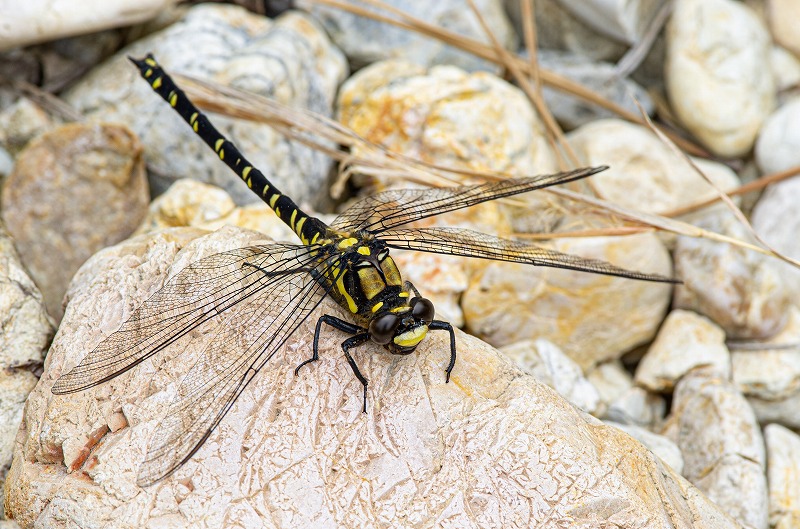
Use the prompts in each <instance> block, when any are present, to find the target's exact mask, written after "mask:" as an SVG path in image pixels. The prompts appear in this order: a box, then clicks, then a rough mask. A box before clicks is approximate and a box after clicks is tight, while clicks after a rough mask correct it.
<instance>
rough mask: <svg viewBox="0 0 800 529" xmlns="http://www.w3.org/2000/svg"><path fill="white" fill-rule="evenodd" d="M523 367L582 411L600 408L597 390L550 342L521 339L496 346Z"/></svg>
mask: <svg viewBox="0 0 800 529" xmlns="http://www.w3.org/2000/svg"><path fill="white" fill-rule="evenodd" d="M500 352H502V353H503V354H504V355H506V356H507V357H509V358H511V359H512V360H513V361H514V362H515V363H516V364H517V365H518V366H519V367H520V368H521V369H522V370H523V371H525V372H526V373H527V374H529V375H533V376H534V377H535V378H536V380H538V381H539V382H543V383H545V384H547V385H548V386H550V387H551V388H553V389H554V390H556V391H558V394H559V395H561V396H562V397H564V398H565V399H567V400H568V401H570V402H571V403H572V404H574V405H575V406H577V407H578V408H580V409H582V410H583V411H585V412H586V413H591V414H593V415H597V414H599V412H600V405H601V401H600V394H599V393H598V392H597V389H596V388H595V387H594V386H592V383H591V382H589V381H588V380H586V378H585V377H584V376H583V371H581V368H580V367H579V366H578V364H576V363H575V362H573V361H572V360H570V358H569V357H568V356H566V355H565V354H564V353H562V352H561V350H560V349H559V348H558V346H556V345H555V344H554V343H552V342H548V341H547V340H525V341H522V342H516V343H513V344H511V345H507V346H505V347H503V348H502V349H500Z"/></svg>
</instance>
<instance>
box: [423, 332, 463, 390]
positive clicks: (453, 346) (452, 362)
mask: <svg viewBox="0 0 800 529" xmlns="http://www.w3.org/2000/svg"><path fill="white" fill-rule="evenodd" d="M428 329H430V330H432V331H449V332H450V363H449V364H448V365H447V369H445V370H444V372H445V373H447V377H446V378H445V382H450V372H451V371H452V370H453V367H455V365H456V333H455V331H454V330H453V326H452V325H450V324H449V323H447V322H446V321H441V320H433V321H432V322H430V323H429V324H428Z"/></svg>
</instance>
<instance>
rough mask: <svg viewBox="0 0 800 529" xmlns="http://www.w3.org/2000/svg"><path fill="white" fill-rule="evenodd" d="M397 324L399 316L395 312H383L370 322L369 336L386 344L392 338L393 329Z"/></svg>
mask: <svg viewBox="0 0 800 529" xmlns="http://www.w3.org/2000/svg"><path fill="white" fill-rule="evenodd" d="M399 324H400V317H399V316H398V315H397V314H384V315H383V316H381V317H380V318H376V319H374V320H372V321H371V322H370V324H369V336H370V338H372V341H373V342H375V343H377V344H380V345H386V344H387V343H389V342H391V341H392V338H394V331H395V329H397V326H398V325H399Z"/></svg>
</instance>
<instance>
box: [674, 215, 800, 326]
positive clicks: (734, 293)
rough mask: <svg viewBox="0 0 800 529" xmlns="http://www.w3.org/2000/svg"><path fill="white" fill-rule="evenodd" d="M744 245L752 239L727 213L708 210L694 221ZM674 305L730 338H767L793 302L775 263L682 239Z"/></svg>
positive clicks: (737, 250) (722, 245)
mask: <svg viewBox="0 0 800 529" xmlns="http://www.w3.org/2000/svg"><path fill="white" fill-rule="evenodd" d="M694 223H695V224H697V225H698V226H700V227H701V228H704V229H706V230H709V231H713V232H716V233H721V234H723V235H727V236H729V237H733V238H735V239H739V240H743V241H745V242H752V236H751V235H749V232H748V231H747V230H746V229H745V228H744V227H743V226H742V224H741V223H740V222H739V220H738V219H736V218H735V217H734V216H733V215H732V214H731V213H730V211H728V210H727V209H720V208H715V209H713V210H709V212H708V213H707V214H706V215H704V216H703V217H702V218H701V219H698V220H697V221H695V222H694ZM674 260H675V275H676V276H677V277H678V278H679V279H681V280H682V281H683V284H682V285H676V287H675V297H674V300H673V306H674V307H675V308H682V309H688V310H693V311H695V312H698V313H700V314H702V315H704V316H707V317H708V318H710V319H711V320H712V321H713V322H714V323H716V324H717V325H719V326H720V327H722V328H723V329H724V330H725V333H726V335H727V336H728V338H729V339H730V338H742V339H744V338H747V339H751V338H763V337H765V336H770V335H772V334H774V333H776V332H777V331H778V330H780V329H781V327H782V326H783V324H784V323H785V321H786V316H787V312H788V308H789V303H790V298H789V292H788V291H787V289H786V287H785V285H784V282H783V278H782V277H781V273H780V269H779V268H778V267H777V266H776V260H775V259H773V258H770V257H767V256H765V255H763V254H760V253H756V252H753V251H751V250H748V249H745V248H742V247H739V246H733V245H731V244H728V243H722V242H714V241H711V240H708V239H701V238H692V237H686V236H680V237H678V239H677V242H676V244H675V252H674Z"/></svg>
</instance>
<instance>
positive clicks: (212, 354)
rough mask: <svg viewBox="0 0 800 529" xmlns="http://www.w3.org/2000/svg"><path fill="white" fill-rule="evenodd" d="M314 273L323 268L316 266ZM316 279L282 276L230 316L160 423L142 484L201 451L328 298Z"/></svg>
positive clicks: (143, 469)
mask: <svg viewBox="0 0 800 529" xmlns="http://www.w3.org/2000/svg"><path fill="white" fill-rule="evenodd" d="M335 264H336V263H333V265H335ZM316 272H317V273H319V274H324V273H325V270H324V269H322V268H321V267H320V266H318V267H317V268H316ZM259 273H261V271H259ZM314 275H315V276H316V274H314ZM313 277H314V276H312V274H309V273H307V272H296V273H290V274H285V275H282V276H281V278H280V281H276V282H266V283H271V284H269V288H262V289H260V290H258V291H257V292H256V293H255V294H254V295H252V296H250V297H248V298H247V299H246V300H243V301H241V302H239V303H238V304H237V305H236V306H235V307H234V308H233V309H231V310H230V311H229V312H228V314H226V316H225V319H224V320H223V321H222V322H221V325H220V326H219V329H220V330H219V332H218V334H217V335H216V336H215V337H214V339H213V340H212V341H211V342H210V343H209V344H208V346H207V347H206V348H205V349H204V350H203V352H202V354H201V355H200V358H199V359H198V361H197V363H196V364H195V365H194V366H193V367H192V368H191V370H190V371H189V372H188V374H187V375H186V376H185V377H184V379H183V380H182V381H181V384H180V386H179V387H178V390H177V395H176V396H175V398H174V399H173V401H172V402H171V404H170V406H169V409H168V410H167V412H166V415H165V416H164V418H163V419H161V422H160V423H159V424H158V426H157V427H156V431H155V433H154V434H153V437H152V438H151V440H150V445H149V447H148V452H147V456H146V458H145V461H144V463H142V466H141V467H140V469H139V474H138V476H137V483H138V484H139V485H140V486H148V485H151V484H152V483H155V482H156V481H158V480H160V479H163V478H165V477H167V476H169V475H170V474H172V473H173V472H174V471H175V470H177V469H178V468H179V467H180V466H181V465H183V464H184V463H186V461H188V460H189V458H191V457H192V455H194V453H195V452H197V450H199V449H200V447H201V446H202V445H203V443H204V442H205V441H206V439H207V438H208V436H209V435H210V434H211V432H212V431H213V430H214V428H216V427H217V425H218V424H219V423H220V421H222V419H223V417H224V416H225V414H226V413H227V412H228V411H229V410H230V408H231V406H232V405H233V403H234V402H235V401H236V399H237V398H238V397H239V395H240V394H241V393H242V391H243V390H244V388H245V387H246V386H247V384H249V383H250V381H251V380H252V379H253V377H254V376H255V375H256V374H257V373H258V372H259V370H260V369H261V368H262V367H264V365H265V364H266V363H267V362H268V361H269V360H270V359H271V358H272V356H273V355H274V354H275V352H276V351H277V350H278V349H279V348H280V347H281V346H282V345H283V344H284V342H285V341H286V339H287V338H288V337H289V336H290V335H291V334H292V333H293V332H294V331H295V330H296V329H297V327H298V326H299V325H300V324H301V323H302V322H303V321H304V320H305V319H306V318H307V317H308V315H309V314H311V312H312V311H313V310H314V309H315V308H316V307H317V306H318V305H319V303H320V302H321V301H322V299H324V297H325V294H326V287H325V286H324V285H323V284H322V283H320V282H318V281H317V280H315V279H314V278H313ZM316 277H319V276H316Z"/></svg>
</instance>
